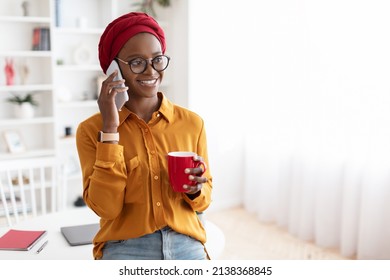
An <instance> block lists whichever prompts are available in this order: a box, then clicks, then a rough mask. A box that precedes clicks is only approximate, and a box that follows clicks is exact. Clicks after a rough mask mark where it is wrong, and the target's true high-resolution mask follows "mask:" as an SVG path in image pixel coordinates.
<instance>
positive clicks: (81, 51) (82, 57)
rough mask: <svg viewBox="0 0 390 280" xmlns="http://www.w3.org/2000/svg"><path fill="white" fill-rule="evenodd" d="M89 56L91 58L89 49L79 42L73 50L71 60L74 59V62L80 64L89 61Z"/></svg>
mask: <svg viewBox="0 0 390 280" xmlns="http://www.w3.org/2000/svg"><path fill="white" fill-rule="evenodd" d="M91 58H92V55H91V51H90V49H89V48H88V47H87V46H86V45H84V44H81V45H80V46H79V47H77V48H76V49H75V50H74V53H73V60H74V63H76V64H79V65H80V64H87V63H90V62H91Z"/></svg>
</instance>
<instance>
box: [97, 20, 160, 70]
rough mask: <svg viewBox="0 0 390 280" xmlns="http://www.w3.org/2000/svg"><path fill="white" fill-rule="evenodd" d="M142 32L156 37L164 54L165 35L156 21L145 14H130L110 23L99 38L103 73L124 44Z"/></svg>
mask: <svg viewBox="0 0 390 280" xmlns="http://www.w3.org/2000/svg"><path fill="white" fill-rule="evenodd" d="M142 32H147V33H151V34H153V35H154V36H156V38H157V39H158V40H159V41H160V43H161V49H162V52H163V53H165V48H166V45H165V35H164V31H163V30H162V28H161V27H160V26H159V25H158V23H157V21H156V20H154V19H153V18H152V17H151V16H149V15H147V14H145V13H139V12H131V13H128V14H125V15H122V16H120V17H119V18H117V19H115V20H114V21H112V22H111V23H110V24H109V25H108V26H107V27H106V29H105V30H104V32H103V34H102V36H101V37H100V42H99V61H100V66H101V67H102V69H103V72H104V73H106V71H107V68H108V66H109V65H110V63H111V61H112V60H113V59H114V58H115V57H116V56H117V55H118V53H119V51H120V50H121V49H122V47H123V46H124V44H126V42H127V41H128V40H129V39H130V38H131V37H133V36H134V35H137V34H138V33H142Z"/></svg>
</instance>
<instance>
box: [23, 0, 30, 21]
mask: <svg viewBox="0 0 390 280" xmlns="http://www.w3.org/2000/svg"><path fill="white" fill-rule="evenodd" d="M22 9H23V16H25V17H28V16H29V15H30V3H29V2H28V1H23V2H22Z"/></svg>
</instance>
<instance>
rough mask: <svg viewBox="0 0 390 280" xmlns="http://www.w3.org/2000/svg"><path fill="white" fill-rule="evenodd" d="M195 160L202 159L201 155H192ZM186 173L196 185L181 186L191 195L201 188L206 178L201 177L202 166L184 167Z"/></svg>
mask: <svg viewBox="0 0 390 280" xmlns="http://www.w3.org/2000/svg"><path fill="white" fill-rule="evenodd" d="M194 160H195V161H203V159H202V157H200V156H195V157H194ZM184 172H185V173H186V174H188V179H190V180H191V181H194V182H196V185H194V186H189V185H184V186H183V188H184V189H186V190H187V192H186V193H187V194H190V195H193V194H196V193H198V192H200V190H201V189H202V186H203V184H204V183H206V182H207V178H206V177H203V176H202V175H203V173H204V170H203V169H202V167H195V168H186V169H185V170H184Z"/></svg>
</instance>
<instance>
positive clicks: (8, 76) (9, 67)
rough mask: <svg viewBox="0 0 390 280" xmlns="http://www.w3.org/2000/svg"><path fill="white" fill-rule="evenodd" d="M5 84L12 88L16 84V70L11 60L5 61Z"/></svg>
mask: <svg viewBox="0 0 390 280" xmlns="http://www.w3.org/2000/svg"><path fill="white" fill-rule="evenodd" d="M4 71H5V84H6V85H7V86H12V85H13V84H14V78H15V68H14V61H13V59H11V58H6V59H5V67H4Z"/></svg>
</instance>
